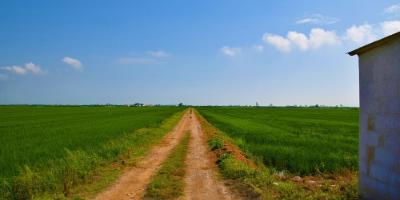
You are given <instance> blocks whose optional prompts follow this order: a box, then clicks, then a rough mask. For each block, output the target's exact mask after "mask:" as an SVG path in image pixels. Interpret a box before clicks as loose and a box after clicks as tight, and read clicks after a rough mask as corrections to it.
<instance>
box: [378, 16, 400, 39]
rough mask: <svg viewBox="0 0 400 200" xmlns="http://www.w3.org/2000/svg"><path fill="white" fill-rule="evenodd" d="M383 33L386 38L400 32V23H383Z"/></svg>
mask: <svg viewBox="0 0 400 200" xmlns="http://www.w3.org/2000/svg"><path fill="white" fill-rule="evenodd" d="M381 28H382V33H383V35H385V36H388V35H391V34H393V33H397V32H399V31H400V21H399V20H398V21H385V22H382V23H381Z"/></svg>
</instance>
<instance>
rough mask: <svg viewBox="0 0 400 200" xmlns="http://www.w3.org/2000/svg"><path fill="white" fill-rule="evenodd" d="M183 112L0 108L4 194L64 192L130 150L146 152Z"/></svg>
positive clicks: (0, 165)
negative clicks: (99, 167) (66, 188)
mask: <svg viewBox="0 0 400 200" xmlns="http://www.w3.org/2000/svg"><path fill="white" fill-rule="evenodd" d="M183 109H184V108H181V107H166V106H165V107H164V106H160V107H126V106H0V146H1V148H0V183H1V185H0V186H2V187H0V193H2V194H5V193H6V192H7V191H8V192H10V194H11V193H12V194H13V195H18V193H20V194H22V195H25V194H28V195H32V194H36V193H41V192H43V191H44V192H46V191H47V192H54V191H59V190H62V187H64V190H65V184H70V183H71V184H74V182H77V180H78V179H82V180H84V176H87V175H88V174H89V173H90V171H91V170H92V169H94V168H95V167H96V166H98V165H99V164H101V163H106V162H109V161H112V160H114V159H116V157H117V156H119V155H120V154H122V153H124V152H125V151H127V150H137V151H139V150H143V148H142V149H140V148H141V147H144V146H146V145H147V146H149V145H150V144H151V143H154V142H155V141H156V140H157V139H160V138H161V137H162V136H163V135H164V134H165V133H166V132H167V131H168V130H169V129H171V128H172V127H173V126H174V125H175V124H176V122H177V120H179V117H180V115H177V114H178V113H181V111H183ZM175 115H176V116H175ZM173 116H175V117H174V119H173V120H170V122H169V124H165V120H166V119H169V118H171V117H173ZM163 123H164V124H163ZM132 148H133V149H132ZM74 170H75V172H76V174H74ZM71 171H72V172H71ZM70 174H74V175H73V176H72V175H71V177H72V179H73V181H68V182H66V180H67V179H70V178H71V177H68V176H69V175H70ZM60 181H61V182H62V181H64V186H62V183H59V182H60ZM18 184H20V186H16V185H18ZM60 185H61V186H60ZM59 187H61V189H60V188H59ZM11 190H12V191H11ZM16 190H21V191H16ZM64 193H65V191H64ZM0 196H1V195H0ZM0 198H1V197H0ZM7 198H10V197H7ZM13 198H15V199H24V198H32V196H14V197H13Z"/></svg>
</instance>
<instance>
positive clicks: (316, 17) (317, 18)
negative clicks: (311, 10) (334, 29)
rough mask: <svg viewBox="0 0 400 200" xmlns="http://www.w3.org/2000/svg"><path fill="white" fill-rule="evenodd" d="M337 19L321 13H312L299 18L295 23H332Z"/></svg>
mask: <svg viewBox="0 0 400 200" xmlns="http://www.w3.org/2000/svg"><path fill="white" fill-rule="evenodd" d="M338 21H339V20H338V19H336V18H332V17H326V16H323V15H321V14H312V15H310V16H309V17H306V18H303V19H299V20H297V21H296V24H334V23H336V22H338Z"/></svg>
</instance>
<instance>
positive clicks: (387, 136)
mask: <svg viewBox="0 0 400 200" xmlns="http://www.w3.org/2000/svg"><path fill="white" fill-rule="evenodd" d="M359 57H360V59H359V62H360V63H359V64H360V65H359V66H360V70H359V72H360V146H359V151H360V163H359V164H360V172H359V173H360V194H361V196H362V197H363V198H364V199H400V39H397V40H396V41H394V42H393V41H392V42H390V43H388V44H386V45H382V46H381V47H377V48H375V49H373V50H370V51H368V52H366V53H363V54H361V55H359Z"/></svg>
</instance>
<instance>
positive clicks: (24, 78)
mask: <svg viewBox="0 0 400 200" xmlns="http://www.w3.org/2000/svg"><path fill="white" fill-rule="evenodd" d="M0 29H1V30H0V44H1V45H0V104H22V103H30V104H37V103H38V104H95V103H116V104H125V103H134V102H143V103H149V104H157V103H160V104H175V103H179V102H183V103H186V104H200V105H207V104H213V105H228V104H242V105H246V104H255V102H256V101H257V102H259V104H261V105H269V104H270V103H272V104H274V105H288V104H290V105H293V104H297V105H304V104H325V105H337V104H343V105H349V106H357V105H358V69H357V58H356V57H350V56H348V55H346V54H345V53H346V52H348V51H350V50H352V49H354V48H356V47H358V46H361V45H363V44H366V43H368V42H371V41H373V40H375V39H379V38H382V37H384V36H385V35H388V34H391V33H393V32H395V31H398V30H400V2H398V1H386V0H381V1H362V0H354V1H345V0H342V1H329V2H328V1H310V0H303V1H289V0H287V1H261V0H260V1H256V0H254V1H242V0H226V1H216V0H212V1H211V0H210V1H208V0H204V1H183V0H180V1H177V0H169V1H153V0H148V1H99V0H97V1H89V0H88V1H80V0H72V1H61V0H60V1H51V0H48V1H42V0H37V1H22V0H13V1H2V2H0Z"/></svg>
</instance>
